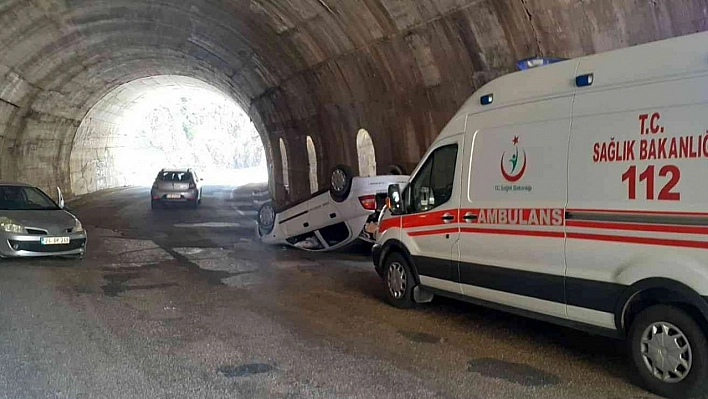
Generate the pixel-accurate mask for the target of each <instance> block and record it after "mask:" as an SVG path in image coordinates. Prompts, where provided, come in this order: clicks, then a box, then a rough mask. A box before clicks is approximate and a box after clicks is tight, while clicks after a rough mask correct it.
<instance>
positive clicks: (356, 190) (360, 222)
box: [258, 165, 408, 251]
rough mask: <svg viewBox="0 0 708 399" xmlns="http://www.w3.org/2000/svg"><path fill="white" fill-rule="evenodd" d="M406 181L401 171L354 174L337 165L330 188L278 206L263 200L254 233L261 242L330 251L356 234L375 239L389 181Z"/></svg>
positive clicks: (345, 167) (365, 238) (347, 241)
mask: <svg viewBox="0 0 708 399" xmlns="http://www.w3.org/2000/svg"><path fill="white" fill-rule="evenodd" d="M399 170H400V169H399ZM407 181H408V176H406V175H402V174H398V175H384V176H375V177H355V176H354V175H353V172H352V169H351V168H349V167H348V166H344V165H339V166H337V167H335V168H334V169H333V171H332V175H331V182H330V188H329V189H326V190H321V191H319V192H316V193H315V194H313V195H312V197H310V198H308V199H306V200H303V201H299V202H296V203H294V204H290V205H288V206H287V207H285V208H282V209H276V208H274V206H273V204H272V203H271V202H266V203H265V204H263V205H262V206H261V208H260V210H259V211H258V234H259V236H260V237H261V241H262V242H264V243H267V244H284V245H291V246H294V247H296V248H300V249H304V250H308V251H331V250H335V249H338V248H341V247H344V246H345V245H347V244H349V243H352V242H353V241H355V240H357V239H361V240H364V241H367V242H374V240H375V237H374V234H375V232H376V228H377V225H376V223H377V221H378V214H379V211H380V210H381V209H382V208H383V206H384V205H385V203H386V196H387V193H388V186H389V185H391V184H400V185H404V184H406V182H407Z"/></svg>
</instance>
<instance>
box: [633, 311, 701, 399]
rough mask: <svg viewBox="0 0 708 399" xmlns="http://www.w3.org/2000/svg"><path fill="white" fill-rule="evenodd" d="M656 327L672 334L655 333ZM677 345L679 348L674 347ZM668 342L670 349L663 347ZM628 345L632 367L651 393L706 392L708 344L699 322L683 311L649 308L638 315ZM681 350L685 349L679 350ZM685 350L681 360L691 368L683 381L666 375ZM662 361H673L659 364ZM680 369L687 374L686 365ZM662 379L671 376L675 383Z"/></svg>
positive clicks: (669, 395) (682, 395)
mask: <svg viewBox="0 0 708 399" xmlns="http://www.w3.org/2000/svg"><path fill="white" fill-rule="evenodd" d="M655 327H659V331H669V332H668V333H667V334H662V333H659V334H651V331H653V329H654V328H655ZM662 327H663V328H662ZM664 328H666V330H664ZM662 335H663V336H662ZM654 337H657V338H654ZM666 337H668V338H669V339H665V338H666ZM674 342H677V343H678V345H674ZM665 343H667V344H666V345H667V346H663V345H664V344H665ZM628 344H629V353H630V356H631V358H632V364H633V365H634V368H635V369H636V370H637V373H638V374H639V377H640V378H641V382H642V385H643V386H644V388H645V389H647V390H648V391H650V392H652V393H655V394H657V395H661V396H664V397H667V398H690V397H694V396H696V395H700V394H703V393H704V392H703V390H704V389H705V388H706V385H707V383H706V381H707V380H708V342H707V341H706V337H705V334H704V333H703V330H702V329H701V328H700V326H699V325H698V323H696V321H695V320H694V319H693V318H692V317H691V316H690V315H688V314H687V313H686V312H684V311H683V310H682V309H680V308H677V307H674V306H668V305H655V306H652V307H649V308H647V309H645V310H644V311H642V312H641V313H640V314H639V315H637V317H636V319H635V320H634V322H633V323H632V326H631V327H630V333H629V340H628ZM678 347H683V348H684V349H678V350H677V348H678ZM686 348H689V349H688V350H686ZM656 349H659V351H658V352H657V350H656ZM681 351H685V352H683V353H684V354H683V355H681V358H682V359H683V361H684V362H686V364H688V365H689V369H688V372H687V374H685V376H684V378H683V379H680V378H676V377H677V375H676V374H673V373H670V372H669V373H665V372H663V371H664V370H666V368H667V367H666V365H667V364H669V365H670V364H677V363H676V362H675V360H676V356H677V355H676V353H677V352H681ZM672 352H673V353H672ZM657 356H658V357H657ZM659 358H661V359H662V360H663V359H667V360H669V362H667V363H664V362H663V361H661V360H659V361H655V359H659ZM653 365H656V366H655V367H653ZM680 367H681V370H682V371H685V367H684V366H680ZM668 368H671V366H669V367H668ZM652 369H653V370H654V371H652ZM662 376H668V377H669V379H673V380H674V381H665V380H663V379H662V378H661V377H662Z"/></svg>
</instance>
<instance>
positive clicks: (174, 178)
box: [157, 171, 192, 182]
mask: <svg viewBox="0 0 708 399" xmlns="http://www.w3.org/2000/svg"><path fill="white" fill-rule="evenodd" d="M157 178H158V179H160V180H162V181H170V182H189V181H191V180H192V174H191V173H190V172H169V171H167V172H160V174H158V175H157Z"/></svg>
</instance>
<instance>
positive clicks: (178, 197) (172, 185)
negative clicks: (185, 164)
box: [150, 169, 202, 209]
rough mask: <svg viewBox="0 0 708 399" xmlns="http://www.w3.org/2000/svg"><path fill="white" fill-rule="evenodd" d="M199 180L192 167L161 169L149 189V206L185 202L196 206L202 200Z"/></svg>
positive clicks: (193, 206) (153, 207)
mask: <svg viewBox="0 0 708 399" xmlns="http://www.w3.org/2000/svg"><path fill="white" fill-rule="evenodd" d="M201 181H202V179H200V178H199V177H198V176H197V173H196V172H195V171H194V170H193V169H162V170H161V171H160V173H158V174H157V177H156V178H155V182H154V183H153V184H152V189H151V190H150V198H151V201H150V206H151V207H152V209H155V207H156V206H157V205H158V204H165V203H186V204H188V205H189V206H190V207H192V208H196V207H197V206H198V205H199V204H200V203H201V202H202V184H201Z"/></svg>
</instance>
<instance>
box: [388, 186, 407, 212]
mask: <svg viewBox="0 0 708 399" xmlns="http://www.w3.org/2000/svg"><path fill="white" fill-rule="evenodd" d="M386 202H387V205H388V208H389V209H390V210H391V214H392V215H400V214H402V213H403V199H402V198H401V187H400V186H399V185H398V184H391V185H390V186H388V198H387V200H386Z"/></svg>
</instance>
